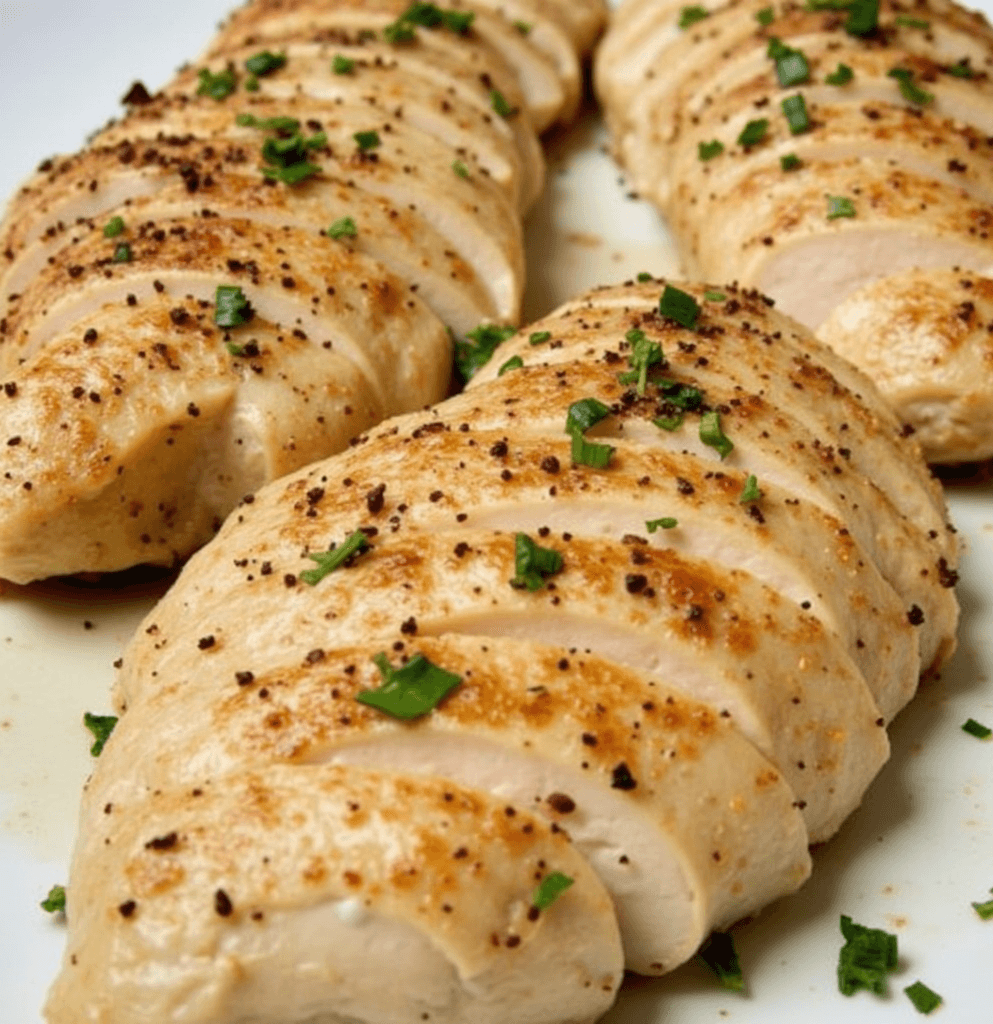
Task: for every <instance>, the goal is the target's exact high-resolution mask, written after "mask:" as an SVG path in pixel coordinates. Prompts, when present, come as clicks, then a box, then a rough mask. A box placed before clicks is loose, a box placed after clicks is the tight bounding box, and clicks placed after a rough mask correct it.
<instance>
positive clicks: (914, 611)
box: [907, 604, 924, 626]
mask: <svg viewBox="0 0 993 1024" xmlns="http://www.w3.org/2000/svg"><path fill="white" fill-rule="evenodd" d="M907 621H908V622H909V623H910V624H911V625H912V626H919V625H921V623H922V622H923V621H924V612H923V611H921V609H920V607H919V606H918V605H916V604H915V605H911V606H910V611H909V612H907Z"/></svg>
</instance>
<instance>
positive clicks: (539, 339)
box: [528, 331, 552, 345]
mask: <svg viewBox="0 0 993 1024" xmlns="http://www.w3.org/2000/svg"><path fill="white" fill-rule="evenodd" d="M551 340H552V332H551V331H535V332H534V333H533V334H532V335H531V336H530V337H529V338H528V344H530V345H544V344H545V342H546V341H551Z"/></svg>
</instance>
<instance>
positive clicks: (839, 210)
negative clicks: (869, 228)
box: [827, 196, 855, 220]
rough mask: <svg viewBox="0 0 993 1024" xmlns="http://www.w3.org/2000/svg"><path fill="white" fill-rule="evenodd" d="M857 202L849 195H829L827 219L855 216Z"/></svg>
mask: <svg viewBox="0 0 993 1024" xmlns="http://www.w3.org/2000/svg"><path fill="white" fill-rule="evenodd" d="M854 216H855V204H854V203H853V202H852V201H851V199H849V198H848V197H847V196H828V207H827V219H828V220H837V219H838V218H839V217H854Z"/></svg>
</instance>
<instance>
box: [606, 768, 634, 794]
mask: <svg viewBox="0 0 993 1024" xmlns="http://www.w3.org/2000/svg"><path fill="white" fill-rule="evenodd" d="M610 775H611V782H610V788H611V789H626V790H631V789H635V788H636V787H637V785H638V783H637V782H635V780H634V776H632V774H631V769H630V768H628V766H627V762H626V761H621V763H620V764H619V765H617V766H616V767H615V768H614V770H613V771H612V772H611V773H610Z"/></svg>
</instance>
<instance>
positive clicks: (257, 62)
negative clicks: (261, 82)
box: [245, 50, 286, 78]
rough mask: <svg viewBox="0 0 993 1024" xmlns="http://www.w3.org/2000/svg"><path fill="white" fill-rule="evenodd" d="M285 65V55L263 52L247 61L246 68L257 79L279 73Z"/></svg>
mask: <svg viewBox="0 0 993 1024" xmlns="http://www.w3.org/2000/svg"><path fill="white" fill-rule="evenodd" d="M285 64H286V54H285V53H270V52H269V51H268V50H262V51H261V52H260V53H257V54H255V56H254V57H249V58H248V60H246V61H245V67H246V68H247V69H248V70H249V71H250V72H251V74H253V75H255V76H256V77H257V78H262V77H263V76H265V75H271V74H272V73H273V71H278V70H279V69H280V68H281V67H283V66H285Z"/></svg>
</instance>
